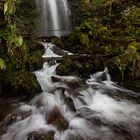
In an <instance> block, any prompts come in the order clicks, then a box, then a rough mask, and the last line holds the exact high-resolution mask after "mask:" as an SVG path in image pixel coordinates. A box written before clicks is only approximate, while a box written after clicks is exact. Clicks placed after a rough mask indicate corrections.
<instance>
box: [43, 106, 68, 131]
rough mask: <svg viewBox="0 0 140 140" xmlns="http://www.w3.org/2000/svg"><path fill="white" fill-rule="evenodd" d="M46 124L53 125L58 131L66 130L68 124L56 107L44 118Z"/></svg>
mask: <svg viewBox="0 0 140 140" xmlns="http://www.w3.org/2000/svg"><path fill="white" fill-rule="evenodd" d="M46 119H47V123H48V124H52V125H54V126H55V127H56V128H57V129H58V130H59V131H64V130H66V129H68V127H69V123H68V121H67V120H66V119H65V118H64V117H63V115H62V114H61V113H60V111H59V109H58V108H57V107H55V108H53V109H52V110H51V111H50V113H49V114H48V115H47V117H46Z"/></svg>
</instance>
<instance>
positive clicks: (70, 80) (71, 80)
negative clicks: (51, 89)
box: [52, 75, 84, 88]
mask: <svg viewBox="0 0 140 140" xmlns="http://www.w3.org/2000/svg"><path fill="white" fill-rule="evenodd" d="M52 81H53V82H63V83H65V84H66V85H68V86H69V87H71V88H78V87H80V86H82V85H83V84H84V81H83V80H82V79H81V78H79V77H77V76H58V75H56V76H52Z"/></svg>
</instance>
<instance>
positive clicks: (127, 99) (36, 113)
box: [0, 43, 140, 140]
mask: <svg viewBox="0 0 140 140" xmlns="http://www.w3.org/2000/svg"><path fill="white" fill-rule="evenodd" d="M54 47H55V48H57V47H56V46H55V45H53V44H51V43H44V48H45V53H44V55H43V58H44V59H45V60H46V62H45V63H44V65H43V68H42V69H41V70H39V71H36V72H34V73H35V75H36V76H37V80H38V82H39V83H40V85H41V87H42V90H43V92H42V93H40V94H39V95H38V96H36V97H34V98H33V99H32V100H31V101H30V102H29V103H28V104H26V103H20V106H19V107H17V108H15V111H13V113H11V114H9V115H8V116H7V117H6V118H5V119H4V120H3V123H4V125H3V130H4V132H3V133H2V135H1V137H0V140H139V139H140V131H139V130H140V100H139V99H140V96H139V94H138V93H135V92H133V91H130V90H127V89H125V88H123V87H120V86H119V85H117V83H115V82H113V81H111V77H110V75H109V73H108V69H107V68H105V69H104V70H103V71H101V72H97V73H94V74H92V75H90V78H89V79H87V80H86V81H84V80H83V79H81V78H79V77H77V76H59V75H56V67H57V66H58V65H59V64H58V63H57V61H55V60H54V59H56V58H58V57H63V55H64V54H65V53H67V54H70V55H72V54H71V53H69V52H66V51H64V50H61V51H62V52H61V53H60V51H59V53H54V50H55V49H54ZM57 50H58V49H57ZM60 54H61V55H60ZM51 58H53V59H51ZM51 61H53V63H50V62H51ZM137 100H139V101H137Z"/></svg>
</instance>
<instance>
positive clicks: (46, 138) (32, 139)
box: [27, 130, 55, 140]
mask: <svg viewBox="0 0 140 140" xmlns="http://www.w3.org/2000/svg"><path fill="white" fill-rule="evenodd" d="M54 134H55V132H54V131H53V130H50V131H47V132H45V131H44V130H40V131H35V132H31V133H30V134H28V138H27V140H54Z"/></svg>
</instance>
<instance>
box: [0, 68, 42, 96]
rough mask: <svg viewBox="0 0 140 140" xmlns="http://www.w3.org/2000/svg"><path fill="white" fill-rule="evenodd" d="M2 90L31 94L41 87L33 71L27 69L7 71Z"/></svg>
mask: <svg viewBox="0 0 140 140" xmlns="http://www.w3.org/2000/svg"><path fill="white" fill-rule="evenodd" d="M3 85H4V86H3V91H4V92H9V91H11V94H12V93H16V94H19V95H20V94H29V95H31V96H34V95H36V94H37V93H40V92H41V87H40V85H39V83H38V81H37V79H36V76H35V75H34V74H33V73H30V72H28V71H15V72H8V73H6V75H5V77H4V82H3Z"/></svg>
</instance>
